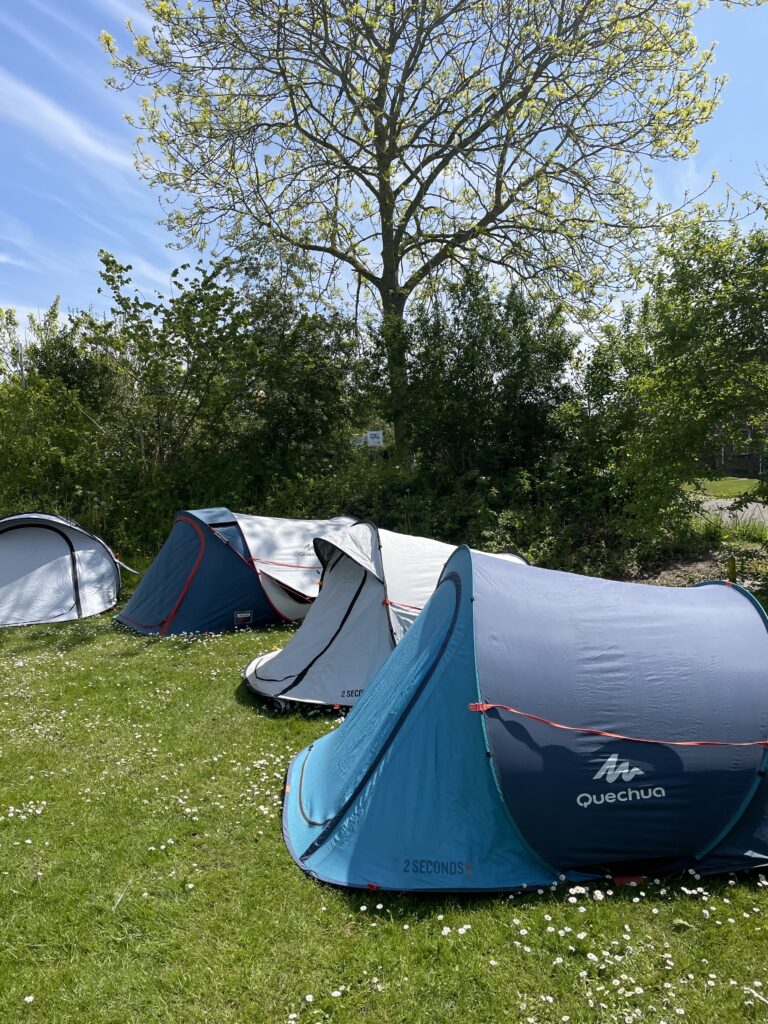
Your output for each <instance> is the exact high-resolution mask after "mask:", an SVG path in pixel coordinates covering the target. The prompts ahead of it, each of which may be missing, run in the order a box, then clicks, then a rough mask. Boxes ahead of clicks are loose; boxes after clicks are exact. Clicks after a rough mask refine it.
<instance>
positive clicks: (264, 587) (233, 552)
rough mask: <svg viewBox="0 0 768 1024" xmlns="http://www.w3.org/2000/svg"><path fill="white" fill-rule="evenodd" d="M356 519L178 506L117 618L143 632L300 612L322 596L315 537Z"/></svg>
mask: <svg viewBox="0 0 768 1024" xmlns="http://www.w3.org/2000/svg"><path fill="white" fill-rule="evenodd" d="M350 522H353V520H351V519H348V518H346V517H340V518H338V519H330V520H302V519H277V518H274V517H271V516H247V515H240V514H238V513H234V512H230V511H229V509H227V508H207V509H194V510H192V511H185V512H179V513H178V514H177V515H176V517H175V519H174V521H173V527H172V529H171V532H170V534H169V536H168V539H167V540H166V542H165V544H164V545H163V547H162V548H161V550H160V552H159V554H158V555H157V557H156V558H155V560H154V562H153V563H152V565H151V566H150V567H149V569H148V571H147V573H146V575H145V576H144V578H143V579H142V581H141V583H140V584H139V585H138V587H137V588H136V590H135V592H134V594H133V596H132V597H131V599H130V601H129V602H128V603H127V604H126V606H125V608H123V610H122V611H121V612H120V613H119V614H118V615H117V616H116V618H117V621H118V622H121V623H123V625H125V626H129V627H130V628H131V629H134V630H136V632H139V633H145V634H151V633H158V634H161V635H164V636H166V635H173V634H175V633H204V632H221V631H224V630H231V629H237V628H240V627H243V626H264V625H268V624H270V623H275V622H280V621H289V622H292V621H294V620H296V619H301V618H303V617H304V615H306V613H307V609H308V608H309V605H310V603H311V602H312V601H313V600H314V598H315V597H316V596H317V592H318V585H319V581H320V563H319V562H318V560H317V556H316V555H315V550H314V547H313V544H312V541H313V539H314V538H315V537H323V536H331V537H332V536H334V534H335V533H337V532H339V531H341V530H344V529H345V528H346V527H347V526H348V525H349V523H350Z"/></svg>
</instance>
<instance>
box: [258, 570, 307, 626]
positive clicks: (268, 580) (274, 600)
mask: <svg viewBox="0 0 768 1024" xmlns="http://www.w3.org/2000/svg"><path fill="white" fill-rule="evenodd" d="M259 580H260V581H261V585H262V587H263V589H264V593H265V594H266V596H267V600H268V601H269V603H270V604H271V605H272V607H273V608H274V609H275V611H276V612H277V614H278V615H279V616H280V617H281V618H283V619H287V620H288V622H295V621H296V620H297V619H303V618H304V617H305V615H306V614H307V612H308V611H309V609H310V607H311V604H312V602H311V601H309V600H308V599H307V598H298V597H295V596H294V595H293V594H291V593H289V592H288V590H286V588H285V587H284V586H283V585H282V583H278V581H277V580H275V579H273V578H272V577H271V576H269V575H268V574H267V573H265V572H261V573H259Z"/></svg>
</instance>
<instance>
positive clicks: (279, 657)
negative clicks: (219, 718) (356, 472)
mask: <svg viewBox="0 0 768 1024" xmlns="http://www.w3.org/2000/svg"><path fill="white" fill-rule="evenodd" d="M315 549H316V551H317V555H318V558H319V559H320V561H321V563H322V565H323V576H322V584H321V590H320V595H319V597H318V599H317V600H316V601H315V603H314V604H313V605H312V607H311V609H310V610H309V612H308V613H307V616H306V618H305V620H304V622H303V623H302V625H301V627H300V629H299V630H298V632H297V633H296V635H295V636H294V637H293V638H292V639H291V641H290V642H289V643H288V644H287V645H286V646H285V647H284V648H283V649H282V650H281V651H277V652H274V653H271V654H268V655H265V656H262V657H259V658H256V659H254V661H252V662H251V663H250V664H249V665H248V666H247V667H246V669H245V670H244V673H243V677H244V679H245V681H246V684H247V685H248V687H249V688H250V689H251V690H252V691H253V692H255V693H257V694H259V695H260V696H262V697H266V698H270V699H272V700H278V701H285V702H298V703H308V704H331V705H335V704H337V705H339V706H351V705H352V704H354V703H355V701H356V700H357V699H358V697H359V696H360V694H361V693H362V692H363V690H364V689H365V686H366V685H367V683H368V682H369V681H370V680H371V679H373V677H374V676H375V675H376V673H377V672H378V670H379V668H380V667H381V666H382V665H383V663H384V662H385V660H386V659H387V658H388V657H389V655H390V653H391V652H392V650H393V648H394V647H395V646H396V645H397V644H398V643H399V642H400V640H401V639H402V637H403V636H404V634H405V633H406V631H407V630H408V628H409V627H410V626H411V624H412V623H413V621H414V620H415V618H416V616H417V615H418V614H419V612H420V611H421V609H422V608H423V606H424V605H425V604H426V602H427V600H428V598H429V596H430V595H431V593H432V591H433V590H434V588H435V584H436V583H437V580H438V577H439V576H440V571H441V569H442V568H443V565H444V564H445V562H446V559H447V558H448V557H449V556H450V555H451V554H452V552H453V551H454V548H453V547H452V546H451V545H450V544H443V543H441V542H440V541H436V540H430V539H428V538H425V537H411V536H408V535H405V534H401V533H393V532H391V531H389V530H381V529H378V527H376V526H374V525H373V524H372V523H365V522H359V523H355V524H353V525H351V526H348V527H347V528H346V529H345V530H343V531H341V532H340V533H338V534H337V535H335V536H334V537H325V538H319V539H317V540H316V541H315Z"/></svg>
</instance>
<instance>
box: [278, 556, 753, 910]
mask: <svg viewBox="0 0 768 1024" xmlns="http://www.w3.org/2000/svg"><path fill="white" fill-rule="evenodd" d="M766 621H767V620H766V616H765V613H764V612H763V610H762V608H761V607H760V606H759V605H758V603H757V602H756V601H755V600H754V598H752V596H751V595H750V594H748V593H747V592H746V591H744V590H741V589H740V588H738V587H731V586H729V585H723V584H717V585H701V586H698V587H693V588H689V589H678V588H666V587H654V586H644V585H637V584H631V583H616V582H612V581H608V580H599V579H592V578H589V577H583V576H575V575H571V574H569V573H561V572H552V571H549V570H546V569H537V568H533V567H530V566H526V565H516V564H513V563H509V562H504V561H501V560H499V559H495V558H493V557H490V556H487V555H482V554H478V553H476V552H470V551H469V550H468V549H467V548H459V549H458V550H457V551H456V553H455V554H454V555H453V556H452V557H451V558H450V559H449V561H448V562H447V564H446V566H445V569H444V570H443V573H442V575H441V578H440V582H439V584H438V586H437V589H436V590H435V593H434V595H433V596H432V598H431V599H430V601H429V603H428V604H427V605H426V607H425V609H424V611H423V612H422V614H421V615H420V616H419V618H418V619H417V620H416V622H415V624H414V625H413V626H412V628H411V629H410V631H409V632H408V633H407V634H406V636H405V637H404V638H403V640H402V642H401V643H400V644H399V646H398V647H397V648H396V650H395V651H394V652H393V653H392V655H391V656H390V657H389V659H388V660H387V661H386V663H385V664H384V665H383V666H382V668H381V670H380V671H379V673H378V675H377V676H376V678H375V679H374V680H373V682H372V683H371V684H370V686H368V687H367V689H366V690H365V692H364V694H363V695H362V697H361V698H360V700H359V701H358V703H357V704H356V705H355V707H354V708H353V709H352V711H351V712H350V714H349V716H348V717H347V719H346V721H345V722H344V723H343V724H342V725H341V726H340V727H339V728H338V729H336V730H334V731H333V732H331V733H329V734H327V735H326V736H323V737H322V738H321V739H319V740H318V741H317V742H315V743H313V744H311V745H310V746H309V747H307V748H306V749H305V750H303V751H302V752H301V753H300V754H298V755H297V757H296V758H295V759H294V760H293V762H292V764H291V766H290V769H289V773H288V778H287V781H286V793H285V801H284V808H283V832H284V836H285V839H286V842H287V845H288V847H289V850H290V852H291V854H292V856H293V857H294V859H295V860H296V861H297V863H298V864H299V866H300V867H302V868H303V869H304V870H305V871H307V872H309V873H310V874H311V875H314V876H315V877H316V878H319V879H322V880H324V881H328V882H332V883H335V884H339V885H346V886H359V887H365V888H369V887H374V888H386V889H397V890H427V889H432V890H441V889H442V890H508V889H516V888H523V887H526V886H540V885H548V884H552V883H554V882H556V881H557V880H558V879H564V878H568V879H571V880H586V879H589V878H593V877H603V876H604V875H605V873H606V872H607V871H608V872H611V873H612V874H615V875H621V874H630V873H634V874H637V873H645V872H647V871H651V872H653V873H654V874H657V873H661V872H672V871H676V870H680V869H683V868H688V867H695V869H696V870H697V871H698V872H701V873H711V872H717V871H731V870H737V869H743V868H751V867H756V866H758V865H762V864H766V863H768V781H766V777H765V769H766V738H767V737H768V630H767V628H766Z"/></svg>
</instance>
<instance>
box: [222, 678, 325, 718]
mask: <svg viewBox="0 0 768 1024" xmlns="http://www.w3.org/2000/svg"><path fill="white" fill-rule="evenodd" d="M234 698H235V700H236V701H237V703H238V704H242V705H243V706H244V707H249V708H253V710H254V711H258V712H259V714H261V715H265V716H267V717H268V718H274V719H275V720H279V721H286V720H288V719H290V718H295V719H300V720H302V721H307V720H309V719H320V720H321V721H324V720H335V719H337V718H338V716H339V710H338V709H334V708H332V707H330V706H328V705H327V704H324V705H322V706H321V705H317V706H313V705H311V704H301V703H299V702H294V703H292V704H291V706H290V707H278V706H277V704H276V703H275V701H274V700H272V699H271V698H270V697H262V696H260V695H259V694H258V693H254V692H253V690H251V689H250V687H249V686H248V685H247V684H246V682H245V680H244V679H241V680H240V682H239V684H238V686H237V688H236V689H235V691H234Z"/></svg>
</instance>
